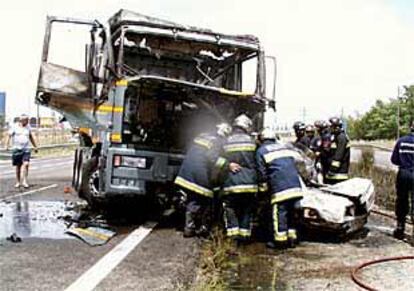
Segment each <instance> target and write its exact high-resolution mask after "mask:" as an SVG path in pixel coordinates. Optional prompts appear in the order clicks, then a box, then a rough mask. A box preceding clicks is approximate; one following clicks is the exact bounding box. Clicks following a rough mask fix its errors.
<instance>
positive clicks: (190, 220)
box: [185, 191, 213, 230]
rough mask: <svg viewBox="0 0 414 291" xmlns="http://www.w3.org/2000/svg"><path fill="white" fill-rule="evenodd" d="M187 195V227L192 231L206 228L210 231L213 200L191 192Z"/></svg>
mask: <svg viewBox="0 0 414 291" xmlns="http://www.w3.org/2000/svg"><path fill="white" fill-rule="evenodd" d="M186 193H187V204H186V211H185V212H186V213H185V227H186V228H187V229H191V230H198V229H200V228H201V227H204V228H206V229H207V230H209V229H210V227H211V215H212V213H211V212H212V204H213V199H212V198H210V197H207V196H203V195H200V194H197V193H194V192H190V191H186Z"/></svg>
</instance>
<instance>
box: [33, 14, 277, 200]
mask: <svg viewBox="0 0 414 291" xmlns="http://www.w3.org/2000/svg"><path fill="white" fill-rule="evenodd" d="M62 25H63V26H70V27H75V26H76V27H78V26H82V27H87V29H86V33H87V40H88V41H87V44H86V46H85V47H84V51H83V53H84V68H83V69H74V68H73V67H71V66H70V64H69V65H62V64H59V63H58V62H56V61H54V60H52V59H51V58H50V53H51V52H50V51H51V49H52V47H53V46H52V45H51V41H52V40H53V39H54V37H55V35H56V32H55V31H54V29H55V27H56V26H62ZM69 29H71V28H69ZM60 33H61V32H57V34H58V35H57V39H59V37H61V35H60ZM55 39H56V37H55ZM61 39H62V38H61ZM63 41H64V42H65V41H66V40H65V39H64V38H63ZM65 61H68V60H65ZM266 62H267V63H269V64H270V65H268V66H266ZM266 67H267V69H266ZM269 68H270V69H271V70H272V74H268V77H267V78H269V82H267V86H266V72H267V71H269ZM275 78H276V62H275V59H274V58H270V57H266V56H265V53H264V51H263V49H262V47H261V45H260V42H259V40H258V39H257V38H256V37H254V36H250V35H227V34H220V33H216V32H213V31H211V30H207V29H200V28H196V27H192V26H185V25H181V24H177V23H174V22H170V21H165V20H161V19H157V18H153V17H148V16H144V15H142V14H139V13H135V12H131V11H127V10H120V11H119V12H118V13H116V14H115V15H113V16H112V17H111V18H110V19H109V21H108V23H107V24H106V25H103V24H101V23H100V22H98V21H96V20H94V21H86V20H80V19H71V18H60V17H48V18H47V23H46V32H45V37H44V45H43V52H42V60H41V66H40V73H39V79H38V85H37V93H36V102H37V103H38V104H41V105H43V106H46V107H49V108H51V109H53V110H56V111H58V112H60V113H61V114H62V115H63V117H64V119H66V120H67V121H68V122H69V123H70V124H71V125H72V127H74V128H77V129H78V131H79V136H80V145H79V147H78V148H77V150H76V153H75V159H74V165H73V181H72V183H73V186H74V188H75V189H76V191H77V192H78V194H79V196H80V197H82V198H84V199H86V200H87V201H88V202H89V203H90V204H96V203H99V202H101V201H105V200H107V199H108V198H111V197H112V198H118V197H125V196H137V195H158V194H161V193H162V195H170V194H168V193H171V192H172V189H173V187H172V183H173V180H174V178H175V176H176V174H177V173H178V170H179V168H180V165H181V163H182V161H183V158H184V154H185V152H186V147H187V146H188V144H189V143H190V142H191V140H192V139H193V137H194V136H195V135H196V134H199V133H201V132H204V131H208V130H212V129H213V128H212V127H213V126H214V125H215V124H217V123H218V122H223V121H227V122H231V120H232V119H233V118H234V117H236V116H237V115H239V114H241V113H245V114H248V115H249V116H250V117H252V119H253V121H254V127H255V128H256V129H260V128H262V127H263V126H264V124H265V123H268V124H271V123H272V119H273V118H274V100H273V99H274V86H275ZM266 88H271V89H270V90H268V91H273V92H270V93H271V94H272V96H271V97H270V98H268V97H267V95H266Z"/></svg>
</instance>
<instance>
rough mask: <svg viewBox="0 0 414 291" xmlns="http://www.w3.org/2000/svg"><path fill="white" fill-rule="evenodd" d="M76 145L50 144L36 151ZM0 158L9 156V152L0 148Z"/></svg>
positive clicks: (74, 144)
mask: <svg viewBox="0 0 414 291" xmlns="http://www.w3.org/2000/svg"><path fill="white" fill-rule="evenodd" d="M77 145H78V143H63V144H50V145H42V146H39V147H38V150H39V151H41V150H49V149H58V148H65V147H71V146H77ZM0 156H11V150H9V151H6V149H5V148H0Z"/></svg>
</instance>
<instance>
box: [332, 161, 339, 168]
mask: <svg viewBox="0 0 414 291" xmlns="http://www.w3.org/2000/svg"><path fill="white" fill-rule="evenodd" d="M331 165H332V167H336V168H339V167H340V166H341V163H340V162H338V161H332V163H331Z"/></svg>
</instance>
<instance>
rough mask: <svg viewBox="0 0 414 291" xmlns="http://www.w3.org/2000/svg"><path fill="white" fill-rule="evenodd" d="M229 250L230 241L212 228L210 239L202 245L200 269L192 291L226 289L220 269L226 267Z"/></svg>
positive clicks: (217, 229)
mask: <svg viewBox="0 0 414 291" xmlns="http://www.w3.org/2000/svg"><path fill="white" fill-rule="evenodd" d="M231 250H232V242H231V241H230V240H228V239H227V238H226V237H225V235H224V234H223V232H222V231H221V230H220V229H219V228H216V229H214V231H213V232H212V234H211V239H210V240H209V241H207V242H205V243H204V245H203V247H202V250H201V260H200V271H199V274H198V276H197V280H196V282H195V284H194V286H193V287H192V288H190V289H191V290H194V291H210V290H211V291H212V290H218V291H224V290H228V287H227V284H226V282H225V281H224V280H223V277H222V271H223V270H224V269H225V268H226V267H228V262H229V260H228V254H229V253H230V251H231Z"/></svg>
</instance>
